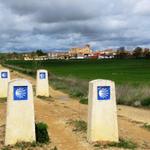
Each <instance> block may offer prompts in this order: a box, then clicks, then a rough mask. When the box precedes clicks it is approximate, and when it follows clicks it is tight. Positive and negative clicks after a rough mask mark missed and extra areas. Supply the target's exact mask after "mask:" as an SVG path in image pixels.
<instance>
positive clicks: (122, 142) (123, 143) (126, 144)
mask: <svg viewBox="0 0 150 150" xmlns="http://www.w3.org/2000/svg"><path fill="white" fill-rule="evenodd" d="M94 147H99V148H102V149H103V148H105V149H106V148H109V147H117V148H121V149H132V150H134V149H136V148H137V144H136V143H134V142H132V141H131V140H128V139H122V138H121V139H119V142H97V143H96V144H94Z"/></svg>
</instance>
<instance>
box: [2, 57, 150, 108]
mask: <svg viewBox="0 0 150 150" xmlns="http://www.w3.org/2000/svg"><path fill="white" fill-rule="evenodd" d="M3 65H5V66H6V67H9V68H12V69H15V70H18V71H21V72H23V73H26V74H29V75H34V76H35V75H36V70H37V69H47V70H48V71H49V73H50V76H49V79H50V80H49V81H50V84H51V86H53V87H54V88H55V89H59V90H63V91H64V92H67V93H69V94H70V95H71V96H73V97H76V98H78V99H80V102H81V103H84V104H86V103H87V96H88V81H90V80H94V79H108V80H113V81H115V83H116V96H117V102H118V104H125V105H132V106H146V107H147V106H148V107H150V60H149V59H111V60H106V59H105V60H47V61H18V60H17V61H6V62H5V63H4V64H3Z"/></svg>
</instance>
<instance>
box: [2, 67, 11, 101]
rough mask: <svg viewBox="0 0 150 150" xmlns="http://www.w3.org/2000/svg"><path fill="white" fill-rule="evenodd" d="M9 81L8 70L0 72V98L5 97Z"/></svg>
mask: <svg viewBox="0 0 150 150" xmlns="http://www.w3.org/2000/svg"><path fill="white" fill-rule="evenodd" d="M9 81H10V72H9V70H8V69H3V70H0V98H5V97H7V90H8V82H9Z"/></svg>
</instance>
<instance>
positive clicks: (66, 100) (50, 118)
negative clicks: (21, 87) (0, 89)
mask: <svg viewBox="0 0 150 150" xmlns="http://www.w3.org/2000/svg"><path fill="white" fill-rule="evenodd" d="M11 76H12V78H25V79H27V80H29V81H30V82H31V83H32V84H33V85H35V83H36V82H35V79H33V78H32V77H29V76H27V75H24V74H21V73H18V72H15V71H13V72H11ZM50 94H51V98H50V99H49V100H50V101H45V100H41V99H39V98H35V114H36V121H43V122H46V123H47V124H48V127H49V133H50V136H51V139H52V143H53V144H54V145H56V146H57V148H58V150H95V149H96V148H95V147H93V146H92V145H91V144H90V143H88V142H87V141H86V134H78V133H74V132H73V131H72V128H71V127H70V126H68V125H67V122H68V120H70V119H73V120H85V121H87V106H86V105H82V104H80V103H79V102H78V101H77V100H75V99H72V98H70V97H69V96H68V95H67V94H65V93H63V92H61V91H57V90H54V89H52V88H51V87H50ZM5 109H6V104H5V103H0V125H4V124H5V114H6V113H5ZM148 122H149V123H150V110H144V109H137V108H132V107H127V106H118V123H119V136H120V137H122V138H127V139H131V140H132V141H134V142H136V143H137V144H138V145H139V147H140V148H139V149H150V132H149V131H147V130H146V129H144V128H141V126H142V125H143V123H148ZM47 149H48V148H47ZM111 149H112V148H111ZM113 149H114V148H113ZM48 150H49V149H48Z"/></svg>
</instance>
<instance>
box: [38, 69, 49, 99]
mask: <svg viewBox="0 0 150 150" xmlns="http://www.w3.org/2000/svg"><path fill="white" fill-rule="evenodd" d="M36 78H37V79H36V80H37V81H36V82H37V83H36V96H45V97H49V83H48V72H47V70H37V77H36Z"/></svg>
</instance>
